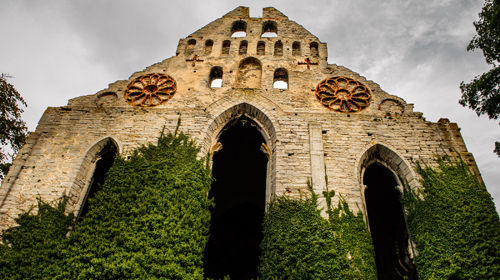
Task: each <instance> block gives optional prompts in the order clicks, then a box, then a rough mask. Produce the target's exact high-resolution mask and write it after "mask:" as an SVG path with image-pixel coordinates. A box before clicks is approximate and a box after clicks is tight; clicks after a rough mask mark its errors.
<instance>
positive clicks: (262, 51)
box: [257, 41, 266, 55]
mask: <svg viewBox="0 0 500 280" xmlns="http://www.w3.org/2000/svg"><path fill="white" fill-rule="evenodd" d="M257 55H266V43H264V42H262V41H260V42H259V43H257Z"/></svg>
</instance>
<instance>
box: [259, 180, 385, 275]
mask: <svg viewBox="0 0 500 280" xmlns="http://www.w3.org/2000/svg"><path fill="white" fill-rule="evenodd" d="M309 189H310V191H311V193H312V196H311V197H301V198H299V199H296V198H291V197H290V196H287V195H283V196H278V197H277V198H275V199H274V200H273V201H272V202H271V204H270V205H269V210H268V212H267V213H266V215H265V217H264V239H263V241H262V245H261V251H262V255H261V260H260V261H261V263H260V267H259V271H260V274H261V276H262V278H263V279H376V268H375V259H374V249H373V245H372V241H371V237H370V233H369V231H368V229H367V227H366V225H365V223H364V221H363V217H362V214H361V212H358V214H354V213H353V212H352V211H351V210H350V209H349V207H348V206H347V203H346V202H345V201H344V200H343V199H340V202H339V204H338V207H335V208H333V207H331V200H332V198H333V196H334V195H335V193H334V192H333V191H330V192H328V191H327V192H325V193H324V195H325V197H326V199H327V203H328V209H327V213H328V216H329V219H328V220H326V219H324V218H323V217H322V216H321V209H318V203H317V198H318V195H317V194H315V193H314V192H313V191H312V188H309Z"/></svg>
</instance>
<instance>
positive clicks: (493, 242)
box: [402, 156, 500, 279]
mask: <svg viewBox="0 0 500 280" xmlns="http://www.w3.org/2000/svg"><path fill="white" fill-rule="evenodd" d="M437 163H438V168H437V169H433V168H431V167H428V166H422V165H421V164H417V171H418V173H419V174H420V175H421V176H422V180H421V182H422V186H423V189H424V190H425V191H414V190H412V189H410V188H409V187H408V186H405V190H404V193H403V196H402V201H403V203H404V204H405V207H406V211H407V213H406V217H407V221H408V225H409V228H410V232H411V234H412V237H413V241H414V242H415V244H416V249H417V251H418V255H417V257H416V263H417V270H418V272H419V275H420V277H421V278H422V279H500V220H499V216H498V213H497V212H496V210H495V205H494V204H493V201H492V198H491V196H490V194H489V193H488V191H487V190H486V187H485V185H484V183H482V182H480V181H479V180H478V177H477V176H476V174H474V173H473V172H471V170H470V169H469V167H468V166H467V164H466V163H465V162H464V161H463V160H461V159H459V160H453V159H451V158H450V157H447V156H445V157H439V158H438V159H437Z"/></svg>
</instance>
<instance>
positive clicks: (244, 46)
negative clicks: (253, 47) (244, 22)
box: [239, 41, 248, 55]
mask: <svg viewBox="0 0 500 280" xmlns="http://www.w3.org/2000/svg"><path fill="white" fill-rule="evenodd" d="M247 49H248V42H247V41H241V43H240V51H239V54H240V55H243V54H247Z"/></svg>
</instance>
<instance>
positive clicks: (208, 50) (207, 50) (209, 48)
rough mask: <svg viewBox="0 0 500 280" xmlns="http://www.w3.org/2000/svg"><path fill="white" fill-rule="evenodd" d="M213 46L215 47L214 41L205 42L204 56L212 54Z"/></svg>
mask: <svg viewBox="0 0 500 280" xmlns="http://www.w3.org/2000/svg"><path fill="white" fill-rule="evenodd" d="M213 46H214V41H212V40H207V41H206V42H205V49H204V50H203V54H205V55H209V54H211V53H212V48H213Z"/></svg>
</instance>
